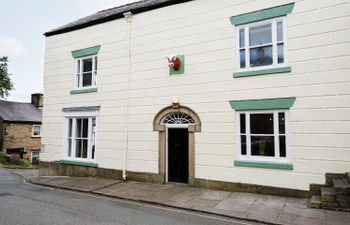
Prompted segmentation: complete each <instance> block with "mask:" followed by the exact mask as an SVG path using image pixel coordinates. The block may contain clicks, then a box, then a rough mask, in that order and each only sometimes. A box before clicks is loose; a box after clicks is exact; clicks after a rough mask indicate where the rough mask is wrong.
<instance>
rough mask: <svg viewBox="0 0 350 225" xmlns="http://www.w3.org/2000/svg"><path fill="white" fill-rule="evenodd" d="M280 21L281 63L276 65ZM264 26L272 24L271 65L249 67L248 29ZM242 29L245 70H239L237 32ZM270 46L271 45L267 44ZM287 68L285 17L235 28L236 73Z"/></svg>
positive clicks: (238, 40) (238, 38) (238, 39)
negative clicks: (281, 34)
mask: <svg viewBox="0 0 350 225" xmlns="http://www.w3.org/2000/svg"><path fill="white" fill-rule="evenodd" d="M278 21H282V29H283V40H282V41H281V42H283V60H284V61H283V63H278V50H277V22H278ZM264 24H272V58H273V60H272V65H267V66H257V67H250V51H249V48H251V47H250V46H249V28H251V27H255V26H259V25H264ZM242 28H243V29H244V38H245V40H244V49H245V65H246V66H245V68H241V58H240V50H241V48H240V46H239V43H240V35H239V30H240V29H242ZM269 45H271V44H269ZM286 66H288V58H287V17H286V16H283V17H277V18H273V19H268V20H263V21H259V22H255V23H249V24H244V25H241V26H237V27H236V68H237V69H236V70H237V72H246V71H254V70H262V69H273V68H279V67H286Z"/></svg>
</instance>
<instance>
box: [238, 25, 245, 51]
mask: <svg viewBox="0 0 350 225" xmlns="http://www.w3.org/2000/svg"><path fill="white" fill-rule="evenodd" d="M244 45H245V42H244V29H239V47H240V48H244Z"/></svg>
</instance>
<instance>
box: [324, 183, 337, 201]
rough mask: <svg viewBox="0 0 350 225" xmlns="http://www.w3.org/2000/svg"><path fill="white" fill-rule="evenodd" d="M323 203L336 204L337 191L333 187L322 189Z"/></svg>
mask: <svg viewBox="0 0 350 225" xmlns="http://www.w3.org/2000/svg"><path fill="white" fill-rule="evenodd" d="M321 201H322V203H324V202H333V203H335V190H334V188H331V187H322V188H321Z"/></svg>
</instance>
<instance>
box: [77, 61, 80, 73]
mask: <svg viewBox="0 0 350 225" xmlns="http://www.w3.org/2000/svg"><path fill="white" fill-rule="evenodd" d="M77 73H80V60H78V61H77Z"/></svg>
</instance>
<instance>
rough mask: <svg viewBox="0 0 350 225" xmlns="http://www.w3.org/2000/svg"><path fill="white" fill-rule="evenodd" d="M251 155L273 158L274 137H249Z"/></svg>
mask: <svg viewBox="0 0 350 225" xmlns="http://www.w3.org/2000/svg"><path fill="white" fill-rule="evenodd" d="M251 154H252V155H253V156H275V143H274V137H273V136H269V137H257V136H251Z"/></svg>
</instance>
